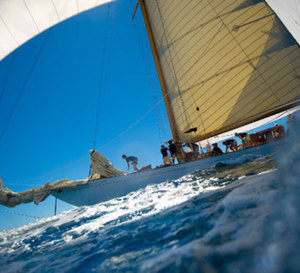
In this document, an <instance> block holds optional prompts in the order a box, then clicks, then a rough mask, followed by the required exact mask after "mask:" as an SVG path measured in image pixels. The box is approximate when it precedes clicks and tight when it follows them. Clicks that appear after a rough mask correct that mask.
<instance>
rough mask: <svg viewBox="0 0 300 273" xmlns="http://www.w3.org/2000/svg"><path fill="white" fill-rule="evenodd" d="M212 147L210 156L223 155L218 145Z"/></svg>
mask: <svg viewBox="0 0 300 273" xmlns="http://www.w3.org/2000/svg"><path fill="white" fill-rule="evenodd" d="M213 147H214V148H213V150H212V155H213V156H217V155H222V154H223V152H222V150H221V149H220V148H219V146H218V143H214V144H213Z"/></svg>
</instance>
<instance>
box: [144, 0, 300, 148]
mask: <svg viewBox="0 0 300 273" xmlns="http://www.w3.org/2000/svg"><path fill="white" fill-rule="evenodd" d="M144 2H145V6H146V9H147V12H148V15H149V20H150V25H151V27H152V32H153V36H154V40H155V44H156V47H157V51H158V55H159V56H158V57H159V61H160V64H161V67H162V72H163V76H164V79H165V83H166V88H167V92H168V96H169V100H170V107H171V112H172V115H173V116H174V120H175V127H176V132H177V135H178V136H179V139H180V140H181V142H195V141H199V140H203V139H206V138H209V137H212V136H215V135H218V134H221V133H224V132H227V131H230V130H232V129H234V128H238V127H240V126H243V125H245V124H248V123H251V122H254V121H256V120H259V119H262V118H265V117H268V116H270V115H273V114H276V113H279V112H282V111H284V110H286V109H289V108H291V107H293V106H294V105H295V103H296V102H297V97H298V95H299V94H300V65H299V64H300V49H299V46H298V44H297V43H296V41H295V39H294V38H293V37H292V36H291V34H290V33H289V32H288V30H287V29H286V28H285V26H284V25H283V24H282V22H281V21H280V20H279V19H278V17H277V16H276V14H275V13H274V12H273V10H272V9H270V7H269V6H268V5H267V4H266V2H265V1H263V0H226V1H224V0H214V1H198V0H197V1H196V0H191V1H190V0H172V1H171V0H156V1H152V0H145V1H144Z"/></svg>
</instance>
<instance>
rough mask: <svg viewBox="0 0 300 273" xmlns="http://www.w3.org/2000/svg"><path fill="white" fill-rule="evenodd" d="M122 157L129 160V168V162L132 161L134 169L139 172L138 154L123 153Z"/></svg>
mask: <svg viewBox="0 0 300 273" xmlns="http://www.w3.org/2000/svg"><path fill="white" fill-rule="evenodd" d="M122 158H123V159H125V160H126V162H127V168H128V170H129V162H131V165H132V167H133V169H134V170H135V171H136V172H138V171H139V169H138V168H137V167H136V165H137V164H138V158H137V157H136V156H126V155H122Z"/></svg>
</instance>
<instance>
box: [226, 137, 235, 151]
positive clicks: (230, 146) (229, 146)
mask: <svg viewBox="0 0 300 273" xmlns="http://www.w3.org/2000/svg"><path fill="white" fill-rule="evenodd" d="M223 145H225V146H226V151H225V153H227V150H228V149H229V150H231V151H232V152H235V151H237V142H236V140H235V139H227V140H225V141H223Z"/></svg>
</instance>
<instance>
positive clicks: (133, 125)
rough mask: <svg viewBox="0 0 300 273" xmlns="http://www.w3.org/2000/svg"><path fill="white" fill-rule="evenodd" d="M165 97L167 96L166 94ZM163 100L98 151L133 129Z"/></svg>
mask: <svg viewBox="0 0 300 273" xmlns="http://www.w3.org/2000/svg"><path fill="white" fill-rule="evenodd" d="M166 96H167V94H166ZM163 100H164V97H162V98H161V99H160V100H159V101H158V102H157V103H156V104H155V105H154V106H152V108H150V109H149V110H148V111H147V112H146V113H145V114H144V115H143V116H142V117H141V118H139V119H138V120H136V121H135V122H134V123H133V124H132V125H131V126H129V127H128V128H127V129H126V130H125V131H123V132H122V133H121V134H119V135H118V136H116V137H115V138H113V139H112V140H110V141H108V142H107V143H106V144H104V145H102V146H101V147H99V149H100V150H101V149H103V148H104V147H106V146H107V145H109V144H111V143H112V142H115V141H116V140H118V139H119V138H120V137H121V136H123V135H125V134H126V133H127V132H128V131H129V130H131V129H132V128H133V127H135V126H136V125H137V124H139V123H140V122H141V121H142V120H143V119H144V118H146V117H147V116H148V115H149V114H150V113H151V112H152V111H153V110H154V109H155V107H156V106H157V105H158V104H160V103H161V102H162V101H163Z"/></svg>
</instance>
